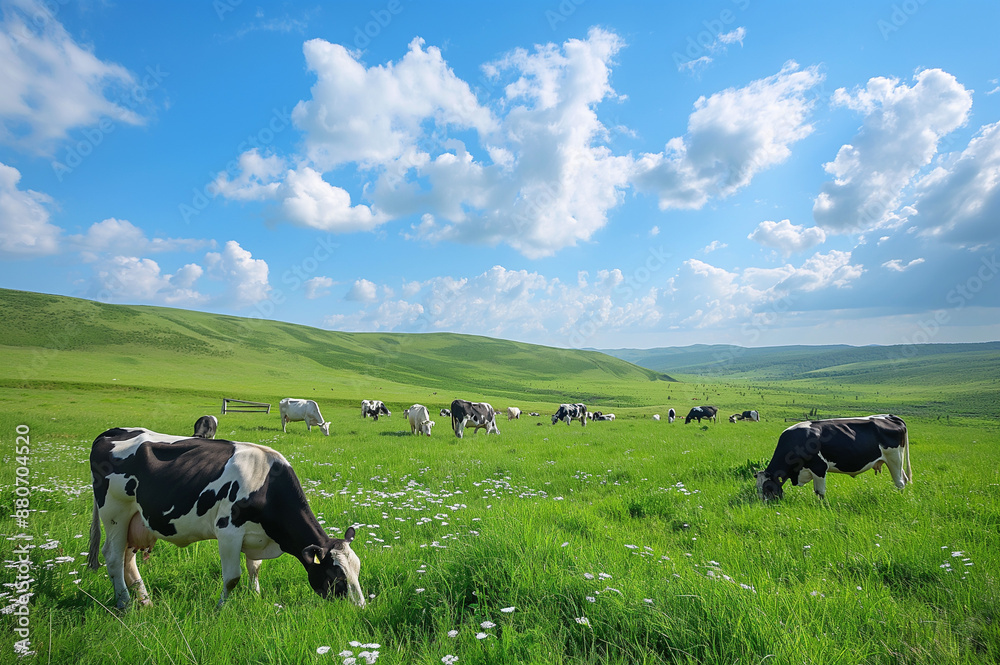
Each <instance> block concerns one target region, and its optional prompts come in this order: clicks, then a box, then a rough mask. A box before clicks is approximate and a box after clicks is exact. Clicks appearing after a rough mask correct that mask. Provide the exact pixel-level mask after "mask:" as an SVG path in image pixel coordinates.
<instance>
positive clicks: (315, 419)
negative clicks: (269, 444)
mask: <svg viewBox="0 0 1000 665" xmlns="http://www.w3.org/2000/svg"><path fill="white" fill-rule="evenodd" d="M278 411H279V412H280V413H281V431H282V432H286V431H288V430H286V429H285V426H286V425H288V423H294V422H299V421H303V420H304V421H305V423H306V429H307V430H309V431H310V432H311V431H312V428H313V425H317V426H319V428H320V430H321V431H322V432H323V434H326V435H327V436H330V423H329V422H328V421H325V420H323V415H322V414H321V413H320V412H319V404H317V403H316V402H315V401H313V400H311V399H295V398H292V397H286V398H285V399H283V400H281V401H280V402H278Z"/></svg>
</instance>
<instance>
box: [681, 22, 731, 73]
mask: <svg viewBox="0 0 1000 665" xmlns="http://www.w3.org/2000/svg"><path fill="white" fill-rule="evenodd" d="M746 36H747V29H746V28H744V27H743V26H740V27H738V28H736V29H735V30H731V31H729V32H725V33H722V34H719V35H717V36H716V37H715V39H714V40H712V42H710V43H709V44H707V45H706V46H704V49H705V50H706V51H707V52H708V53H725V52H726V50H727V48H728V47H729V46H730V45H732V44H739V45H740V46H743V40H744V39H745V38H746ZM713 61H714V58H712V56H710V55H708V54H706V55H702V56H700V57H698V58H694V59H691V60H688V61H686V62H685V61H681V60H679V59H677V55H675V62H676V64H677V70H678V71H682V72H683V71H685V70H687V72H688V73H689V74H696V73H698V72H699V71H701V70H703V69H705V68H706V67H708V65H710V64H712V62H713Z"/></svg>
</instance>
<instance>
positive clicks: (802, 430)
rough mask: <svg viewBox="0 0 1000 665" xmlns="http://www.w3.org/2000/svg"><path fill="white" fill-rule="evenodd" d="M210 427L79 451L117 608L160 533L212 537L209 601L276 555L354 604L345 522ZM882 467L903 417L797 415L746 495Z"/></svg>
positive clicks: (175, 538) (421, 410)
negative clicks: (330, 519)
mask: <svg viewBox="0 0 1000 665" xmlns="http://www.w3.org/2000/svg"><path fill="white" fill-rule="evenodd" d="M279 412H280V415H281V429H282V431H286V426H287V424H288V423H289V422H300V421H302V422H305V423H306V427H307V429H309V430H310V431H311V430H312V427H313V426H314V425H315V426H317V427H319V428H320V430H321V431H322V432H323V433H324V434H325V435H327V436H329V435H330V422H329V421H326V420H324V419H323V416H322V415H321V413H320V410H319V405H318V404H317V403H316V402H315V401H313V400H306V399H292V398H287V399H283V400H281V402H280V403H279ZM505 413H506V415H507V419H508V421H511V420H517V419H520V417H521V410H520V409H518V408H517V407H509V408H508V409H507V410H506V412H505ZM404 414H405V415H406V418H407V421H408V423H409V425H410V432H411V434H424V435H427V436H430V434H431V428H432V427H433V426H434V421H433V420H431V419H430V415H429V413H428V410H427V407H425V406H423V405H421V404H414V405H413V406H411V407H410V408H408V409H406V410H405V412H404ZM717 414H718V409H717V408H716V407H714V406H698V407H694V408H692V409H691V410H690V412H689V413H688V415H687V417H686V418H685V421H684V422H685V423H690V422H691V421H692V420H697V421H698V422H699V423H700V422H701V420H702V419H708V420H709V421H713V422H714V421H715V420H716V416H717ZM391 415H392V413H391V412H390V411H389V410H388V409H387V408H386V406H385V404H383V403H382V402H381V401H379V400H364V401H363V402H362V405H361V416H362V418H367V417H369V416H370V417H371V418H372V419H374V420H378V418H379V417H380V416H391ZM440 415H441V416H442V417H450V418H451V426H452V430H453V431H454V433H455V436H456V437H458V438H460V439H461V438H462V437H463V433H464V431H465V428H466V427H467V426H471V427H472V428H473V433H475V432H477V431H479V430H480V429H485V430H486V433H487V434H499V433H500V430H499V428H498V427H497V424H496V411H495V410H494V409H493V407H492V406H491V405H490V404H488V403H486V402H470V401H466V400H461V399H456V400H454V401H453V402H452V403H451V408H446V409H441V411H440ZM530 415H532V416H538V415H539V414H538V413H537V412H532V413H531V414H530ZM653 418H654V419H655V420H659V419H660V416H659V414H656V415H654V416H653ZM675 418H676V413H675V411H674V409H669V411H668V412H667V419H668V422H673V421H674V419H675ZM614 419H615V415H614V414H613V413H608V414H603V413H601V412H599V411H598V412H591V411H588V409H587V407H586V405H584V404H580V403H577V404H560V405H559V408H558V410H557V411H556V413H554V414H553V415H552V424H553V425H555V424H556V423H557V422H560V421H562V422H565V423H566V424H567V425H570V424H572V423H573V421H574V420H578V421H579V422H580V424H581V426H586V425H587V421H588V420H604V421H613V420H614ZM738 420H743V421H751V422H758V421H759V420H760V414H759V413H758V412H757V411H743V412H742V413H737V414H733V415H732V416H730V418H729V421H730V422H736V421H738ZM539 424H541V423H539ZM217 427H218V420H217V419H216V418H215V416H202V417H201V418H199V419H198V420H197V421H196V422H195V426H194V436H193V437H188V436H172V435H167V434H158V433H156V432H152V431H150V430H147V429H142V428H114V429H110V430H108V431H106V432H104V433H102V434H101V435H100V436H98V437H97V438H96V439H95V440H94V444H93V447H92V449H91V453H90V467H91V474H92V478H93V488H94V509H93V517H92V522H91V528H90V548H89V551H88V557H87V564H88V566H89V567H90V568H91V569H93V570H97V569H98V568H99V567H100V562H99V560H98V555H97V553H98V546H99V545H100V543H101V525H103V526H104V533H105V538H104V546H103V547H101V550H100V551H101V553H102V554H103V555H104V561H105V563H106V564H107V566H108V575H109V576H110V577H111V581H112V584H113V586H114V592H115V603H116V605H117V607H118V608H124V607H126V606H127V605H128V603H129V602H130V599H131V595H130V590H131V592H134V593H135V594H136V595H137V596H138V598H139V600H140V602H142V603H143V604H148V603H149V594H148V592H147V590H146V587H145V585H144V584H143V581H142V577H141V576H140V575H139V569H138V567H137V565H136V554H137V553H138V552H145V553H146V556H147V557H148V556H149V552H150V551H151V550H152V548H153V545H154V544H155V542H156V541H157V540H161V539H162V540H167V541H169V542H171V543H174V544H175V545H178V546H181V547H183V546H186V545H189V544H190V543H193V542H196V541H200V540H217V541H218V543H219V556H220V559H221V564H222V566H221V567H222V582H223V585H222V595H221V597H220V598H219V604H220V605H221V604H222V603H223V602H224V601H225V600H226V598H227V597H228V596H229V594H230V593H231V592H232V590H233V589H234V588H235V587H236V585H237V584H238V583H239V580H240V553H241V552H242V553H243V554H244V555H245V556H246V568H247V576H248V578H249V580H248V582H249V584H250V586H251V588H252V589H253V590H254V591H256V592H258V593H259V592H260V584H259V581H258V573H259V570H260V565H261V561H262V560H263V559H273V558H276V557H278V556H280V555H281V554H283V553H285V554H291V555H292V556H294V557H296V558H297V559H298V560H299V562H300V563H301V564H302V565H303V567H304V568H305V570H306V575H307V578H308V580H309V584H310V586H312V588H313V590H314V591H315V592H316V593H317V594H319V595H320V596H322V597H324V598H325V597H329V596H335V597H344V596H346V597H348V598H349V599H350V600H351V601H352V602H354V603H355V604H356V605H358V606H360V607H364V606H365V596H364V593H363V592H362V591H361V585H360V582H359V574H360V570H361V562H360V560H359V559H358V556H357V554H355V553H354V551H353V550H351V541H352V540H353V539H354V536H355V531H354V527H348V528H347V530H346V531H345V532H344V537H343V538H331V537H330V536H329V535H328V534H327V532H326V531H325V529H324V528H323V527H322V526H321V524H320V523H319V521H318V520H317V518H316V516H315V515H314V514H313V512H312V510H311V509H310V508H309V505H308V503H307V501H306V497H305V493H304V492H303V491H302V486H301V484H300V483H299V479H298V477H297V476H296V475H295V472H294V471H293V470H292V467H291V465H290V464H289V463H288V460H286V459H285V457H284V456H283V455H282V454H281V453H279V452H278V451H276V450H273V449H272V448H268V447H266V446H262V445H258V444H254V443H241V442H237V441H223V440H218V439H215V438H214V436H215V433H216V430H217ZM883 466H888V467H889V472H890V475H891V476H892V479H893V482H894V483H895V485H896V487H898V488H900V489H902V488H903V487H905V485H906V484H907V483H911V482H913V471H912V469H911V467H910V446H909V439H908V437H907V432H906V424H905V423H904V422H903V420H902V419H901V418H899V417H898V416H894V415H889V414H880V415H872V416H867V417H862V418H836V419H827V420H810V421H805V422H800V423H797V424H795V425H792V426H791V427H789V428H787V429H785V430H784V432H782V433H781V435H780V436H779V438H778V444H777V447H776V448H775V451H774V455H773V456H772V458H771V461H770V463H769V464H768V465H767V467H766V468H765V469H763V470H762V471H759V472H758V473H757V474H756V483H757V494H758V496H759V497H760V498H761V499H763V500H765V501H767V500H770V499H780V498H782V497H783V495H784V494H783V490H782V486H783V485H784V483H785V482H786V481H788V480H791V481H792V484H793V485H804V484H806V483H808V482H809V481H812V483H813V489H814V490H815V492H816V494H817V495H818V496H819V497H821V498H822V497H823V496H825V493H826V475H827V474H828V473H845V474H848V475H851V476H857V475H858V474H860V473H864V472H865V471H868V470H869V469H873V470H874V471H875V473H879V472H880V471H881V469H882V467H883Z"/></svg>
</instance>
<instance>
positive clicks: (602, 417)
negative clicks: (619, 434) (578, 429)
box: [594, 411, 615, 420]
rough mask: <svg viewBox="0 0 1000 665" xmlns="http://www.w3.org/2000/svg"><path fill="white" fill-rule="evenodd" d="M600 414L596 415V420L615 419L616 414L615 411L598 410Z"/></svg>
mask: <svg viewBox="0 0 1000 665" xmlns="http://www.w3.org/2000/svg"><path fill="white" fill-rule="evenodd" d="M597 414H598V415H596V416H594V420H614V419H615V414H613V413H601V412H600V411H598V412H597Z"/></svg>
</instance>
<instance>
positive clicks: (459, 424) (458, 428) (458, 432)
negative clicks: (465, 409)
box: [455, 420, 465, 439]
mask: <svg viewBox="0 0 1000 665" xmlns="http://www.w3.org/2000/svg"><path fill="white" fill-rule="evenodd" d="M463 432H465V421H464V420H459V421H456V423H455V436H457V437H458V438H460V439H461V438H462V434H463Z"/></svg>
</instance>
